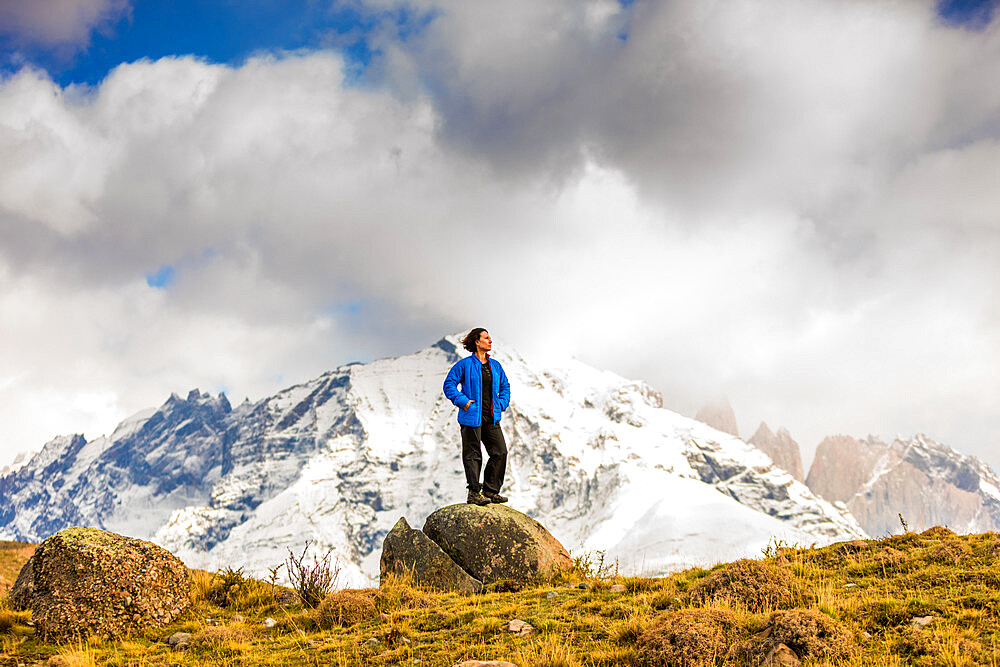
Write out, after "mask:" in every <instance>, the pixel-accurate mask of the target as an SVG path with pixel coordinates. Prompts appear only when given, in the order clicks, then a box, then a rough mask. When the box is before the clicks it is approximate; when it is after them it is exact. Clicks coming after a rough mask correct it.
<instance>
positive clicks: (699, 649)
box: [636, 609, 740, 667]
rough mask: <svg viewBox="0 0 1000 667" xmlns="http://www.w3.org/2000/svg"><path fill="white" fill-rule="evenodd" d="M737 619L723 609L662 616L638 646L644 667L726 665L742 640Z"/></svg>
mask: <svg viewBox="0 0 1000 667" xmlns="http://www.w3.org/2000/svg"><path fill="white" fill-rule="evenodd" d="M739 633H740V629H739V627H738V622H737V617H736V615H735V614H734V613H733V612H731V611H726V610H723V609H683V610H681V611H676V612H673V613H670V614H665V615H663V616H661V617H660V618H659V619H658V620H657V621H655V622H654V623H653V624H652V625H651V626H650V627H649V628H647V629H646V630H645V631H644V632H643V633H642V634H641V635H639V639H638V641H637V642H636V643H637V644H638V647H639V653H640V655H641V656H642V659H643V664H648V665H682V666H688V667H693V666H696V665H699V666H700V665H717V664H722V660H723V659H724V658H725V656H726V653H727V651H728V650H729V646H730V645H731V644H732V643H733V641H734V640H735V639H736V638H738V636H739Z"/></svg>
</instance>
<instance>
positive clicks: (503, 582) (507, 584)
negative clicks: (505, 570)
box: [483, 579, 524, 593]
mask: <svg viewBox="0 0 1000 667" xmlns="http://www.w3.org/2000/svg"><path fill="white" fill-rule="evenodd" d="M522 588H524V584H523V583H521V582H520V581H516V580H514V579H500V580H499V581H493V582H490V583H488V584H486V585H485V586H483V593H517V592H518V591H520V590H521V589H522Z"/></svg>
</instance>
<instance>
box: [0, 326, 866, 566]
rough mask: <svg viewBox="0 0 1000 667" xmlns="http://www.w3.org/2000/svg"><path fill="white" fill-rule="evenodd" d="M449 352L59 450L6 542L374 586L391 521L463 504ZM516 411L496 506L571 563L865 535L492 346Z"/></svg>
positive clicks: (610, 388)
mask: <svg viewBox="0 0 1000 667" xmlns="http://www.w3.org/2000/svg"><path fill="white" fill-rule="evenodd" d="M464 355H465V352H464V350H461V347H460V345H459V343H458V337H457V336H448V337H446V338H443V339H441V340H440V341H438V342H437V343H436V344H434V345H433V346H431V347H428V348H426V349H424V350H421V351H419V352H416V353H414V354H411V355H407V356H402V357H396V358H390V359H380V360H377V361H374V362H371V363H368V364H350V365H346V366H342V367H340V368H337V369H336V370H333V371H330V372H328V373H325V374H323V375H321V376H320V377H318V378H316V379H315V380H312V381H310V382H307V383H304V384H301V385H296V386H294V387H290V388H288V389H286V390H284V391H282V392H280V393H278V394H277V395H275V396H272V397H270V398H266V399H263V400H261V401H258V402H256V403H250V402H244V403H243V404H242V405H239V406H237V407H235V408H233V407H231V406H230V404H229V402H228V401H227V400H226V398H225V397H224V396H219V397H211V396H208V395H205V394H201V393H199V392H198V391H197V390H196V391H192V392H191V393H190V394H188V396H187V398H180V397H179V396H177V395H173V396H171V397H170V399H169V400H168V401H167V402H166V403H164V405H162V406H161V407H160V408H159V409H155V410H149V411H146V412H143V413H140V414H137V415H135V416H133V417H132V418H130V419H128V420H126V421H125V422H123V423H122V424H121V425H120V426H119V427H118V428H117V429H116V431H115V432H114V433H112V434H111V435H110V436H109V437H102V438H97V439H95V440H92V441H90V442H87V441H86V440H84V438H83V437H82V436H64V437H60V438H56V439H55V440H53V441H51V442H49V443H48V444H47V445H45V447H44V448H43V450H42V451H41V452H40V453H39V454H37V455H36V456H35V457H34V458H33V459H32V460H31V462H30V463H29V464H28V465H26V466H24V467H23V468H22V469H21V470H19V471H17V472H16V473H14V474H12V475H8V476H6V477H4V478H2V479H0V538H4V539H27V540H40V539H43V538H44V537H46V536H48V535H50V534H52V533H54V532H56V531H58V530H59V529H61V528H64V527H66V526H69V525H74V524H86V525H94V526H101V527H104V528H107V529H109V530H114V531H116V532H120V533H124V534H128V535H133V536H136V537H142V538H146V539H152V540H153V541H155V542H158V543H159V544H162V545H163V546H165V547H166V548H167V549H169V550H171V551H173V552H174V553H176V554H177V555H179V556H180V557H181V558H182V559H183V560H184V561H185V562H186V563H187V564H188V565H189V566H192V567H203V568H207V569H216V568H219V567H224V566H226V565H244V566H246V567H247V569H248V571H252V572H255V573H259V574H263V573H265V572H266V571H267V569H268V568H269V567H273V566H275V565H277V564H278V563H281V562H282V561H283V560H285V558H286V557H287V555H288V549H293V550H295V551H296V552H298V551H299V550H301V548H302V545H303V544H304V543H305V541H306V540H311V541H312V542H313V543H314V544H315V545H317V546H319V547H320V548H321V549H323V550H325V549H328V548H329V549H333V550H334V553H335V554H336V555H337V557H338V558H339V559H340V563H341V566H342V568H343V569H342V572H341V581H342V582H343V583H357V584H367V583H369V582H370V581H372V578H373V577H377V575H378V559H379V556H380V552H381V550H380V547H381V542H382V538H383V537H384V536H385V534H386V533H387V532H388V531H389V529H391V528H392V526H393V524H394V523H395V522H396V521H397V520H398V519H399V517H400V516H405V517H406V518H407V520H408V521H409V522H410V524H411V525H417V526H419V525H421V524H422V523H423V521H424V519H425V517H426V516H427V515H428V514H430V512H432V511H433V510H434V509H436V508H438V507H441V506H442V505H447V504H451V503H455V502H462V501H464V498H465V488H464V483H465V482H464V475H463V472H462V463H461V460H460V452H461V444H460V437H459V428H458V425H457V423H456V421H455V416H456V408H455V407H454V406H453V405H452V404H451V403H450V402H448V401H447V399H445V398H444V396H443V394H442V390H441V385H442V382H443V379H444V376H445V374H446V373H447V371H448V369H449V368H450V367H451V366H452V365H453V364H454V363H455V362H456V361H458V360H459V358H460V357H461V356H464ZM495 358H496V359H497V360H498V361H500V363H501V364H503V366H504V369H505V371H506V373H507V375H508V377H509V379H510V383H511V393H512V402H511V405H510V408H509V409H508V411H507V412H506V413H504V416H503V420H502V424H501V425H502V427H503V430H504V434H505V437H506V440H507V445H508V449H509V452H510V453H509V457H508V466H507V480H506V483H505V486H504V488H503V491H504V493H506V494H507V495H509V496H510V498H511V504H512V505H513V506H514V507H516V508H518V509H520V510H522V511H525V512H527V513H528V514H530V515H531V516H533V517H534V518H536V519H538V520H539V521H541V522H542V523H543V524H544V525H545V526H546V527H547V528H549V530H550V531H551V532H552V533H553V534H554V535H555V536H556V537H557V538H558V539H559V540H560V541H562V542H563V544H565V545H566V546H567V547H568V548H569V549H570V550H571V551H575V552H579V551H580V550H585V551H590V550H604V551H605V552H606V554H607V557H608V558H609V559H617V560H618V562H619V565H620V569H621V571H622V572H633V573H645V574H659V573H663V572H666V571H669V570H673V569H676V568H679V567H683V566H686V565H691V564H704V563H711V562H717V561H721V560H729V559H733V558H738V557H741V556H746V555H758V554H759V553H760V551H761V549H762V548H763V547H764V546H765V545H766V544H767V543H768V542H769V541H770V540H771V539H778V540H783V541H785V542H789V543H800V544H812V543H828V542H832V541H837V540H843V539H850V538H852V537H857V536H863V535H864V532H863V531H862V529H861V528H860V526H859V525H858V524H857V522H856V521H855V520H854V518H853V517H852V516H851V515H850V514H849V513H848V512H847V511H846V510H845V509H843V507H841V508H840V509H838V508H836V507H834V506H833V505H831V504H830V503H828V502H826V501H824V500H822V499H820V498H818V497H817V496H815V495H814V494H813V493H812V492H811V491H810V490H809V489H808V488H807V487H806V486H805V485H804V484H802V483H800V482H798V481H796V480H794V479H793V478H792V476H791V475H790V474H789V473H787V472H785V471H784V470H781V469H779V468H776V467H775V466H774V465H773V464H772V462H771V460H770V458H768V457H767V455H765V454H764V453H763V452H761V451H760V450H758V449H756V448H754V447H753V446H751V445H748V444H746V443H745V442H743V441H741V440H739V439H738V438H736V437H735V436H732V435H729V434H726V433H722V432H720V431H717V430H715V429H713V428H711V427H709V426H707V425H705V424H702V423H699V422H697V421H695V420H692V419H689V418H686V417H682V416H680V415H678V414H676V413H673V412H671V411H669V410H666V409H664V408H663V407H662V405H661V399H660V397H659V395H658V394H657V393H656V392H655V391H653V390H652V389H651V388H650V387H649V386H647V385H645V384H643V383H642V382H635V381H630V380H627V379H625V378H622V377H620V376H618V375H615V374H614V373H610V372H606V371H600V370H597V369H594V368H592V367H589V366H587V365H585V364H582V363H580V362H577V361H573V360H569V361H565V362H560V363H556V364H548V365H545V366H542V365H539V364H533V363H528V362H527V361H526V360H525V359H523V358H522V357H521V356H520V355H518V354H517V353H516V352H514V351H512V350H510V349H509V348H504V347H503V346H502V344H498V345H497V350H496V354H495Z"/></svg>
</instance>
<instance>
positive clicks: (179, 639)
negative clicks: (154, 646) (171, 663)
mask: <svg viewBox="0 0 1000 667" xmlns="http://www.w3.org/2000/svg"><path fill="white" fill-rule="evenodd" d="M189 641H191V633H190V632H175V633H174V634H172V635H170V637H169V638H168V639H167V643H168V644H170V645H171V646H177V645H178V644H186V643H188V642H189Z"/></svg>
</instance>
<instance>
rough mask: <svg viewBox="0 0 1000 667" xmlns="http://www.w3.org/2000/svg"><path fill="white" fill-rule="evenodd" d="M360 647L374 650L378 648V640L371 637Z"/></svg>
mask: <svg viewBox="0 0 1000 667" xmlns="http://www.w3.org/2000/svg"><path fill="white" fill-rule="evenodd" d="M362 646H365V647H368V648H375V647H376V646H378V639H377V638H376V637H372V638H371V639H369V640H368V641H366V642H365V643H364V644H362Z"/></svg>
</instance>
